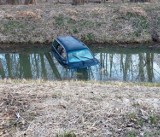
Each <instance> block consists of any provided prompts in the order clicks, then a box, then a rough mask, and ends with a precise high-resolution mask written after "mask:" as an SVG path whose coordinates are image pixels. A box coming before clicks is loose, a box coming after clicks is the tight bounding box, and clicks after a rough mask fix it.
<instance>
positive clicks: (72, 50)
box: [52, 36, 99, 68]
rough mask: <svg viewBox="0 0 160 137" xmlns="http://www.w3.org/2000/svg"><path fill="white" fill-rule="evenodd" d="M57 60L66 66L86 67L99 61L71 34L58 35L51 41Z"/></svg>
mask: <svg viewBox="0 0 160 137" xmlns="http://www.w3.org/2000/svg"><path fill="white" fill-rule="evenodd" d="M52 51H53V53H54V56H55V58H56V59H57V60H58V62H59V63H60V64H61V65H63V66H64V67H67V68H87V67H90V66H93V65H96V64H98V63H99V61H98V60H97V59H96V58H95V57H94V56H93V54H92V53H91V51H90V50H89V48H88V47H87V46H86V45H85V44H84V43H82V42H81V41H80V40H78V39H77V38H75V37H73V36H59V37H57V38H56V39H55V40H54V41H53V42H52Z"/></svg>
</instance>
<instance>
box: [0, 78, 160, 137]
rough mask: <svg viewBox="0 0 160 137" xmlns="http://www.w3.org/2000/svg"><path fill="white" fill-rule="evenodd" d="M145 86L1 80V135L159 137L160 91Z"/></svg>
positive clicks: (18, 136) (156, 88)
mask: <svg viewBox="0 0 160 137" xmlns="http://www.w3.org/2000/svg"><path fill="white" fill-rule="evenodd" d="M146 85H147V84H146ZM146 85H144V84H133V83H121V82H116V83H115V82H107V83H106V82H105V83H97V82H94V81H90V82H83V81H77V82H76V81H63V82H62V81H40V80H37V81H26V80H21V81H18V80H14V81H13V80H3V81H1V84H0V117H1V119H0V136H4V137H10V136H12V137H23V136H27V137H34V136H38V137H48V136H51V137H52V136H53V137H55V136H59V137H60V136H62V135H66V134H67V133H74V135H75V136H76V137H153V136H154V137H159V136H160V130H159V129H160V107H159V106H160V87H159V85H158V84H157V85H155V84H148V85H147V86H146Z"/></svg>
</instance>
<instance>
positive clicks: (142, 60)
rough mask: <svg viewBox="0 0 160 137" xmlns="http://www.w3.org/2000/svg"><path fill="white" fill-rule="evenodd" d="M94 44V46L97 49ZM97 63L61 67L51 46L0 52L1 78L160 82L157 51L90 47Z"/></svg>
mask: <svg viewBox="0 0 160 137" xmlns="http://www.w3.org/2000/svg"><path fill="white" fill-rule="evenodd" d="M96 47H97V48H96ZM90 49H91V50H92V51H93V53H94V55H95V57H96V58H97V59H98V60H99V61H100V66H93V67H91V68H89V69H79V70H73V69H72V70H69V69H65V68H63V67H62V66H61V65H60V64H59V63H58V62H57V60H56V59H55V58H54V56H53V55H52V53H51V50H50V48H29V49H26V48H24V49H23V50H22V49H20V50H18V49H16V50H7V51H6V50H1V51H0V78H2V79H3V78H12V79H22V78H25V79H46V80H65V79H74V80H100V81H108V80H112V81H132V82H137V81H140V82H160V50H158V49H156V50H154V49H149V48H145V47H143V46H141V47H140V48H124V47H123V48H122V47H115V46H113V47H111V46H107V47H105V48H104V47H102V46H99V45H94V46H93V47H90Z"/></svg>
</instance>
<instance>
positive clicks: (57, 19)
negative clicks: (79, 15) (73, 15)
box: [54, 15, 64, 26]
mask: <svg viewBox="0 0 160 137" xmlns="http://www.w3.org/2000/svg"><path fill="white" fill-rule="evenodd" d="M54 19H55V23H56V24H57V25H58V26H62V25H64V17H63V15H59V16H58V17H55V18H54Z"/></svg>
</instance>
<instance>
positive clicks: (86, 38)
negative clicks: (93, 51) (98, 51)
mask: <svg viewBox="0 0 160 137" xmlns="http://www.w3.org/2000/svg"><path fill="white" fill-rule="evenodd" d="M83 39H84V40H85V41H93V40H94V39H95V36H94V34H92V33H88V34H86V35H84V37H83Z"/></svg>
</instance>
